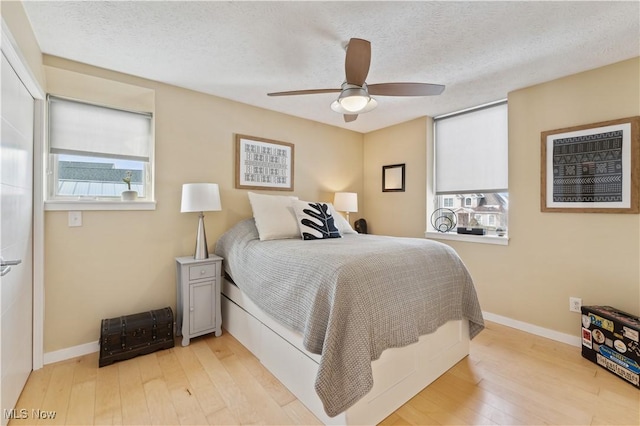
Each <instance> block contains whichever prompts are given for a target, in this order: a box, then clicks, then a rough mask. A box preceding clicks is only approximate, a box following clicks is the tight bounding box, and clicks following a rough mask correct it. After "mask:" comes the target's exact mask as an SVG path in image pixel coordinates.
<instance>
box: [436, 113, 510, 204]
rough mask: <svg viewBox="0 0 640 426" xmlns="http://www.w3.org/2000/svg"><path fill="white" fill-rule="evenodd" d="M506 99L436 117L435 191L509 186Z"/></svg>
mask: <svg viewBox="0 0 640 426" xmlns="http://www.w3.org/2000/svg"><path fill="white" fill-rule="evenodd" d="M507 126H508V123H507V103H506V102H501V103H499V104H494V105H491V106H486V107H481V108H479V109H475V110H471V111H467V112H462V113H459V114H454V115H451V116H445V117H442V118H436V119H435V147H436V150H435V151H436V152H435V155H436V179H435V190H436V194H438V195H440V194H454V193H481V192H506V191H507V190H508V187H509V185H508V183H509V182H508V131H507V129H508V127H507Z"/></svg>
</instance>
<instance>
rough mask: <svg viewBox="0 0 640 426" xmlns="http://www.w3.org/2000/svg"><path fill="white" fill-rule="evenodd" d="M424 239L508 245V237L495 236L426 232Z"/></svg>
mask: <svg viewBox="0 0 640 426" xmlns="http://www.w3.org/2000/svg"><path fill="white" fill-rule="evenodd" d="M424 236H425V237H426V238H429V239H432V240H448V241H464V242H467V243H480V244H496V245H501V246H508V245H509V236H508V235H505V236H504V237H498V236H497V235H466V234H457V233H453V232H446V233H445V232H437V231H426V232H425V233H424Z"/></svg>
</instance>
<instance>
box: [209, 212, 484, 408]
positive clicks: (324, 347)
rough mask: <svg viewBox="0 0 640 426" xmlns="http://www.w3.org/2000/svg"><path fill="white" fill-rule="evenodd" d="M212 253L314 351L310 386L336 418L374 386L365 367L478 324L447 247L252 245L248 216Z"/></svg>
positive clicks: (355, 239)
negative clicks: (432, 336) (464, 323)
mask: <svg viewBox="0 0 640 426" xmlns="http://www.w3.org/2000/svg"><path fill="white" fill-rule="evenodd" d="M215 252H216V254H218V255H220V256H222V257H223V258H224V265H225V270H226V272H227V273H228V274H229V275H230V276H231V277H233V280H234V282H235V283H236V285H237V286H238V287H239V288H240V289H241V290H242V291H243V292H244V293H245V294H247V295H248V296H249V298H251V300H253V302H255V303H256V304H257V305H258V306H260V307H261V308H262V309H263V310H264V311H265V312H267V313H268V314H269V315H271V316H272V317H273V318H274V319H276V320H277V321H278V322H280V323H282V324H283V325H286V326H288V327H289V328H292V329H294V330H297V331H299V332H301V333H302V335H303V336H304V346H305V348H306V349H307V350H309V351H310V352H312V353H315V354H321V360H320V367H319V370H318V375H317V377H316V383H315V388H316V392H317V393H318V396H319V397H320V399H321V401H322V402H323V404H324V409H325V411H326V413H327V414H328V415H329V416H335V415H337V414H339V413H341V412H343V411H345V410H346V409H347V408H349V407H350V406H351V405H353V404H354V403H355V402H357V401H358V400H359V399H360V398H362V397H363V396H364V395H366V394H367V392H369V390H370V389H371V387H372V386H373V377H372V370H371V361H372V360H375V359H378V358H379V357H380V355H381V354H382V351H384V350H385V349H387V348H393V347H400V346H405V345H408V344H410V343H414V342H416V341H418V338H419V337H420V335H423V334H428V333H432V332H434V331H435V330H436V329H437V328H438V327H440V326H441V325H443V324H444V323H446V322H447V321H449V320H455V319H463V318H465V319H468V320H469V326H470V327H469V334H470V337H471V338H473V337H475V336H476V335H477V334H478V333H479V332H480V331H481V330H482V329H483V328H484V322H483V319H482V312H481V309H480V305H479V303H478V299H477V296H476V291H475V288H474V286H473V282H472V280H471V277H470V275H469V273H468V271H467V269H466V268H465V266H464V264H463V263H462V261H461V260H460V258H459V257H458V255H457V254H456V252H455V251H454V250H453V249H452V248H450V247H449V246H447V245H444V244H441V243H438V242H435V241H431V240H427V239H418V238H396V237H385V236H375V235H362V234H360V235H358V234H347V235H344V236H343V238H334V239H326V240H314V241H305V240H302V239H299V240H298V239H287V240H273V241H260V240H259V238H258V231H257V229H256V227H255V223H254V221H253V219H247V220H245V221H242V222H240V223H238V224H237V225H235V226H234V227H233V228H231V229H230V230H229V231H227V232H226V233H225V234H224V235H223V236H222V237H221V238H220V239H219V240H218V243H217V245H216V249H215Z"/></svg>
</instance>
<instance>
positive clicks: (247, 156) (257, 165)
mask: <svg viewBox="0 0 640 426" xmlns="http://www.w3.org/2000/svg"><path fill="white" fill-rule="evenodd" d="M293 167H294V146H293V144H291V143H286V142H278V141H274V140H271V139H263V138H256V137H254V136H245V135H236V188H240V189H270V190H277V191H293V172H294V169H293Z"/></svg>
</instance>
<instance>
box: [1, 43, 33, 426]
mask: <svg viewBox="0 0 640 426" xmlns="http://www.w3.org/2000/svg"><path fill="white" fill-rule="evenodd" d="M1 67H2V69H1V70H0V71H1V74H2V86H1V91H2V96H1V99H2V101H1V102H2V105H1V109H0V115H1V119H2V123H1V128H2V130H1V132H0V206H1V207H2V213H1V216H0V222H1V223H0V256H1V257H2V267H1V268H2V273H1V275H2V276H1V277H0V326H1V330H0V370H1V371H0V375H1V377H0V378H1V380H0V382H1V383H2V385H1V386H2V388H1V389H0V394H1V395H2V400H1V401H0V403H1V407H2V408H3V409H5V410H10V409H11V408H13V407H15V404H16V402H17V400H18V397H19V396H20V392H22V389H23V387H24V385H25V383H26V381H27V378H28V377H29V374H30V373H31V370H32V367H33V338H32V332H33V127H34V106H35V102H34V99H33V97H32V96H31V95H30V94H29V92H28V91H27V89H26V88H25V86H24V85H23V84H22V81H20V79H19V78H18V76H17V74H16V73H15V70H14V69H13V68H12V67H11V65H10V64H9V62H8V61H7V59H6V57H5V56H4V54H2V64H1ZM4 413H6V412H5V411H4V410H3V414H4ZM10 416H11V415H10V414H8V415H7V414H5V415H2V424H3V425H4V424H6V423H7V421H8V417H10Z"/></svg>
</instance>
